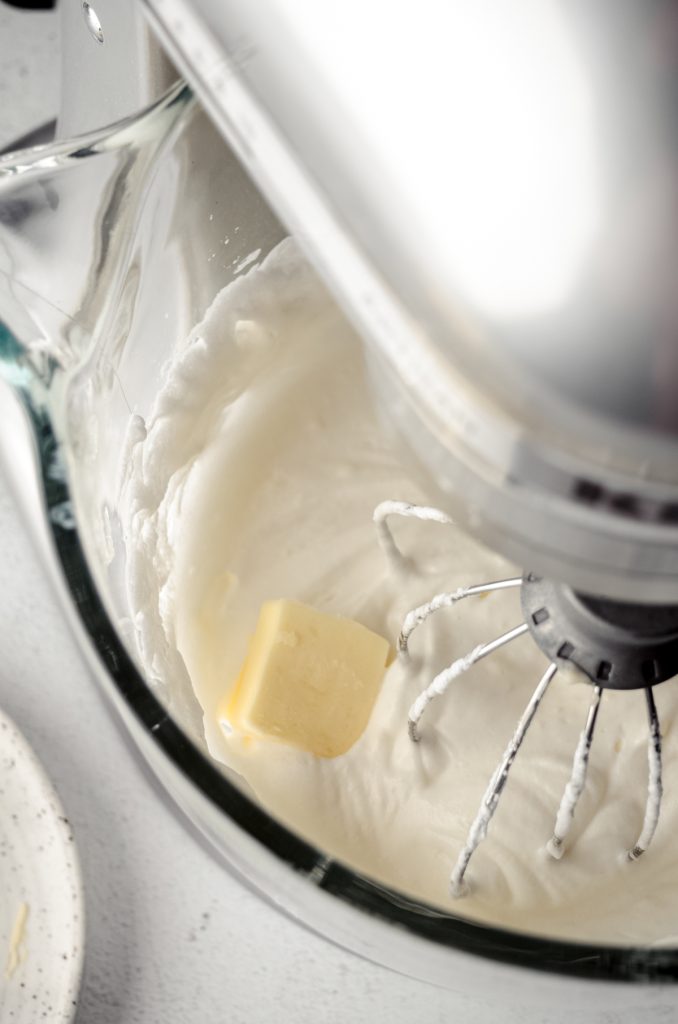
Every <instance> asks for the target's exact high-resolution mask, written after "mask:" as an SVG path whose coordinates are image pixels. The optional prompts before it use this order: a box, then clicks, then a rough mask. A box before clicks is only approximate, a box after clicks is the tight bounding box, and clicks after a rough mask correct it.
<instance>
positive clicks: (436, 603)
mask: <svg viewBox="0 0 678 1024" xmlns="http://www.w3.org/2000/svg"><path fill="white" fill-rule="evenodd" d="M522 582H523V581H522V577H521V576H518V577H516V578H515V579H510V580H498V581H497V582H495V583H480V584H478V585H477V586H473V587H458V588H457V589H456V590H453V591H451V592H444V593H442V594H436V595H435V597H432V598H431V600H430V601H427V602H426V603H425V604H420V605H419V607H418V608H413V609H412V611H411V612H408V613H407V615H406V616H405V619H404V620H403V625H402V629H401V630H400V635H399V637H398V654H399V655H400V656H401V657H403V658H407V657H408V655H409V642H410V637H411V636H412V634H413V633H414V631H415V629H417V628H418V627H419V626H421V625H422V623H424V622H426V620H427V619H428V618H429V616H430V615H433V614H434V612H438V611H440V610H441V608H451V607H452V606H453V605H455V604H457V602H458V601H462V600H463V599H464V598H465V597H475V596H476V595H480V594H491V593H492V592H493V591H495V590H508V589H510V588H511V587H519V586H520V585H521V583H522Z"/></svg>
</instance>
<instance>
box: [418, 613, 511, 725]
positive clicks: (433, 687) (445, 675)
mask: <svg viewBox="0 0 678 1024" xmlns="http://www.w3.org/2000/svg"><path fill="white" fill-rule="evenodd" d="M527 630H528V627H527V625H526V624H525V623H522V624H521V625H520V626H515V627H514V629H510V630H509V631H508V633H504V634H502V636H499V637H497V638H496V640H491V641H490V642H489V643H486V644H480V645H479V646H478V647H474V648H473V650H472V651H470V652H469V653H468V654H465V655H463V657H461V658H457V659H456V661H453V662H452V664H451V665H449V666H448V667H447V668H445V669H443V671H442V672H439V673H438V675H437V676H436V677H435V679H434V680H433V682H432V683H430V684H429V685H428V686H427V687H426V689H425V690H423V691H422V692H421V693H420V694H419V696H418V697H417V699H416V700H415V702H414V704H413V705H412V707H411V708H410V710H409V714H408V716H407V728H408V732H409V735H410V739H411V740H412V741H413V742H414V743H417V742H418V741H419V729H418V726H419V722H420V720H421V717H422V715H423V714H424V712H425V711H426V708H427V707H428V706H429V704H430V703H431V701H432V700H434V699H435V698H436V697H442V695H443V694H444V693H445V691H446V690H447V688H448V686H449V685H450V683H451V682H452V681H453V680H454V679H457V678H458V677H459V676H460V675H463V673H464V672H467V671H468V669H470V668H471V666H472V665H475V664H476V662H477V661H480V660H481V658H486V657H487V655H488V654H492V653H493V652H494V651H497V650H499V648H500V647H503V646H504V645H505V644H508V643H510V642H511V640H516V639H517V638H518V637H519V636H523V634H524V633H527Z"/></svg>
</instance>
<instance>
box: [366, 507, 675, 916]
mask: <svg viewBox="0 0 678 1024" xmlns="http://www.w3.org/2000/svg"><path fill="white" fill-rule="evenodd" d="M391 515H400V516H406V517H415V518H417V519H421V520H429V521H434V522H440V523H449V522H451V520H450V518H449V516H447V514H446V513H444V512H441V511H440V510H439V509H435V508H430V507H423V506H417V505H411V504H408V503H405V502H395V501H385V502H382V503H381V504H380V505H379V506H378V507H377V508H376V509H375V512H374V522H375V525H376V527H377V532H378V536H379V540H380V542H381V545H382V547H383V548H384V551H385V552H386V554H387V556H388V557H389V558H391V559H394V558H395V559H398V558H400V557H401V556H400V553H399V550H398V548H397V546H396V544H395V541H394V539H393V536H392V534H391V531H390V529H389V526H388V517H389V516H391ZM517 587H520V593H521V605H522V610H523V614H524V617H525V621H524V622H521V623H519V624H518V625H516V626H515V627H514V628H513V629H510V630H508V631H507V632H505V633H504V634H502V635H501V636H499V637H497V638H496V639H494V640H490V641H489V642H487V643H484V644H480V645H478V646H476V647H474V648H473V649H472V650H471V651H469V652H468V653H467V654H465V655H463V656H462V657H460V658H457V659H456V660H455V661H453V662H452V664H451V665H449V666H447V667H446V668H444V669H443V670H442V671H441V672H439V673H438V675H437V676H436V677H435V678H434V679H433V680H432V682H431V683H429V685H428V686H427V687H426V688H425V689H424V690H423V691H422V692H421V693H420V694H419V696H418V697H417V699H416V700H415V701H414V703H413V704H412V706H411V708H410V711H409V714H408V732H409V736H410V739H411V740H412V741H413V742H415V743H417V742H419V739H420V732H419V726H420V722H421V720H422V718H423V716H424V713H425V712H426V709H427V708H428V706H429V705H430V704H431V702H432V701H434V700H435V699H437V698H439V697H442V696H443V695H444V694H445V693H446V691H447V690H448V688H449V686H450V685H451V683H452V682H453V681H454V680H456V679H458V678H459V677H460V676H462V675H463V674H464V673H465V672H467V671H469V669H471V668H472V667H473V666H474V665H475V664H476V663H477V662H479V661H480V660H481V659H483V658H486V657H487V656H488V655H490V654H493V653H494V652H495V651H498V650H499V649H500V648H502V647H504V646H505V645H506V644H509V643H512V642H513V641H514V640H517V639H518V638H519V637H522V636H525V635H527V634H529V635H531V637H532V639H533V640H534V642H535V643H536V644H537V646H538V647H539V648H540V650H541V651H542V652H543V653H544V654H545V655H546V657H547V658H548V659H549V666H548V668H547V669H546V671H545V672H544V674H543V675H542V677H541V679H540V680H539V682H538V684H537V687H536V689H535V690H534V693H533V694H532V696H531V698H530V700H529V701H528V704H527V706H526V708H525V710H524V712H523V714H522V716H521V718H520V720H519V722H518V724H517V726H516V729H515V732H514V734H513V737H512V738H511V741H510V743H509V745H508V747H507V748H506V751H505V753H504V756H503V758H502V760H501V761H500V763H499V765H498V766H497V768H496V769H495V771H494V773H493V775H492V777H491V779H490V782H489V784H488V787H487V790H486V792H485V795H484V797H483V799H482V802H481V805H480V809H479V811H478V813H477V815H476V818H475V819H474V821H473V823H472V825H471V828H470V830H469V833H468V837H467V840H466V843H465V845H464V847H463V849H462V850H461V852H460V853H459V855H458V858H457V861H456V863H455V865H454V868H453V870H452V874H451V877H450V891H451V894H452V895H453V896H455V897H458V896H462V895H463V894H464V893H465V892H466V884H465V874H466V870H467V868H468V865H469V863H470V860H471V857H472V856H473V854H474V852H475V850H476V848H477V846H478V845H479V843H480V842H481V841H482V840H483V839H484V838H485V836H486V834H487V829H488V826H489V824H490V821H491V819H492V816H493V815H494V812H495V811H496V809H497V805H498V803H499V798H500V796H501V794H502V791H503V789H504V786H505V785H506V782H507V780H508V776H509V772H510V769H511V766H512V764H513V762H514V760H515V758H516V755H517V754H518V751H519V750H520V747H521V745H522V742H523V740H524V738H525V735H526V733H527V730H528V729H529V727H530V724H531V723H532V720H533V719H534V716H535V715H536V713H537V710H538V709H539V706H540V704H541V701H542V699H543V697H544V695H545V693H546V691H547V689H548V687H549V685H550V684H551V682H552V680H553V679H554V677H555V676H556V674H557V672H558V671H559V669H563V668H567V667H570V666H573V667H575V668H577V669H578V670H579V671H580V672H582V673H583V674H584V675H585V676H586V677H587V678H588V679H589V680H590V681H591V683H592V684H593V693H592V697H591V702H590V706H589V709H588V712H587V716H586V720H585V724H584V728H583V731H582V733H581V736H580V738H579V742H578V744H577V748H576V750H575V753H574V758H573V763H572V771H571V775H570V779H569V781H568V783H567V785H566V787H565V790H564V792H563V797H562V800H561V802H560V806H559V808H558V810H557V813H556V819H555V824H554V828H553V835H552V836H551V838H550V840H549V841H548V843H547V845H546V849H547V851H548V853H550V854H551V856H552V857H554V858H555V859H558V860H559V859H560V858H561V857H562V855H563V853H564V850H565V847H564V843H565V840H566V838H567V835H568V833H569V831H570V828H571V826H572V823H573V820H574V815H575V811H576V808H577V803H578V801H579V798H580V796H581V794H582V792H583V790H584V787H585V783H586V773H587V768H588V762H589V755H590V751H591V745H592V742H593V737H594V731H595V727H596V722H597V720H598V713H599V710H600V706H601V701H602V697H603V692H604V690H606V689H617V690H629V689H640V688H643V689H644V691H645V699H646V704H647V715H648V788H647V800H646V806H645V815H644V819H643V824H642V827H641V830H640V833H639V836H638V839H637V840H636V842H635V843H634V844H633V846H632V847H631V849H630V850H628V851H627V856H628V859H629V860H637V859H638V858H639V857H640V856H641V855H642V854H643V853H644V852H645V851H646V850H647V848H648V847H649V845H650V843H651V842H652V838H653V836H654V833H655V831H656V828H657V824H658V821H659V813H660V808H661V799H662V792H663V786H662V746H661V729H660V725H659V716H658V714H657V707H656V704H655V700H654V694H653V691H652V688H653V686H655V685H656V684H657V683H660V682H664V681H665V680H667V679H670V678H671V677H672V676H674V675H676V674H678V607H676V606H662V607H657V606H655V607H653V606H648V605H633V604H629V603H622V602H618V601H611V600H608V599H602V598H593V597H588V596H586V595H582V594H577V593H575V592H574V591H573V590H572V589H571V588H569V587H567V586H566V585H564V584H560V583H556V582H554V581H552V580H546V579H544V578H542V577H539V576H536V575H535V574H534V573H526V574H525V575H524V576H522V577H515V578H512V579H505V580H497V581H495V582H491V583H482V584H473V585H470V586H462V587H458V588H457V589H456V590H454V591H449V592H444V593H440V594H436V595H435V596H434V597H432V598H431V600H430V601H428V602H426V603H425V604H423V605H420V606H418V607H417V608H414V609H412V611H410V612H409V613H408V614H407V615H406V616H405V619H404V621H403V625H402V628H401V631H400V635H399V637H398V654H399V657H400V658H401V659H402V660H403V661H408V660H409V643H410V639H411V637H412V634H413V633H414V631H415V630H416V629H417V628H418V627H419V626H421V625H422V624H423V623H424V622H425V621H426V620H427V619H428V618H429V617H430V616H431V615H433V614H435V613H436V612H438V611H440V610H441V609H443V608H450V607H452V606H454V605H456V604H457V603H458V602H459V601H462V600H464V599H465V598H468V597H475V596H481V595H483V594H488V593H492V592H494V591H499V590H508V589H513V588H517Z"/></svg>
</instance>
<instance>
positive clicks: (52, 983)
mask: <svg viewBox="0 0 678 1024" xmlns="http://www.w3.org/2000/svg"><path fill="white" fill-rule="evenodd" d="M83 946H84V901H83V892H82V882H81V878H80V866H79V864H78V856H77V851H76V849H75V843H74V841H73V833H72V832H71V828H70V825H69V823H68V820H67V818H66V816H65V814H64V811H63V808H62V807H61V804H60V802H59V798H58V797H57V795H56V793H55V792H54V789H53V788H52V785H51V783H50V781H49V779H48V778H47V776H46V775H45V772H44V770H43V768H42V766H41V765H40V763H39V761H38V760H37V758H36V757H35V755H34V753H33V751H32V750H31V748H30V747H29V746H28V743H27V742H26V740H25V739H24V737H23V736H22V735H21V733H20V732H19V730H18V729H17V727H16V726H15V725H14V723H13V722H12V721H11V719H9V718H7V716H6V715H5V714H4V713H3V712H2V711H0V1021H2V1024H38V1022H39V1021H41V1022H42V1021H49V1022H50V1024H64V1022H66V1021H70V1020H72V1019H73V1016H74V1015H75V1007H76V1004H77V998H78V990H79V987H80V976H81V973H82V959H83Z"/></svg>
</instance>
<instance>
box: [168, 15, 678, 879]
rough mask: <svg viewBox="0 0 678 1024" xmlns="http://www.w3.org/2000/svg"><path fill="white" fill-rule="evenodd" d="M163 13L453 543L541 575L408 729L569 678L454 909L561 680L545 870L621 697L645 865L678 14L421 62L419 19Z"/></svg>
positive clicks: (670, 556)
mask: <svg viewBox="0 0 678 1024" xmlns="http://www.w3.org/2000/svg"><path fill="white" fill-rule="evenodd" d="M149 7H150V9H151V11H152V14H153V18H154V19H155V20H156V22H157V25H158V28H159V30H160V34H161V36H162V37H163V38H164V40H165V42H166V43H167V45H168V49H169V52H170V53H171V54H172V55H173V57H174V58H175V59H176V60H177V61H178V63H179V64H180V65H181V66H182V67H183V68H185V70H186V71H187V73H188V74H189V75H190V76H191V78H192V79H193V80H194V81H196V83H197V84H198V86H199V88H200V90H201V94H202V95H203V98H204V100H205V102H206V104H207V106H208V108H209V109H210V110H211V112H212V114H213V116H214V117H215V118H216V119H217V121H218V122H219V123H220V124H221V125H222V127H223V128H224V131H225V132H226V134H227V135H228V137H229V138H230V139H231V140H232V141H234V143H235V144H236V145H237V144H238V143H239V151H240V153H241V155H242V157H243V159H244V160H245V162H246V164H247V166H248V167H249V168H250V170H251V171H252V172H253V174H254V175H255V176H257V177H258V178H259V180H260V181H261V182H262V183H265V185H266V188H267V192H268V194H269V195H270V196H271V197H272V199H273V200H274V202H276V201H277V203H278V204H279V208H280V211H281V213H282V215H283V217H284V218H285V219H287V220H288V221H289V222H291V223H292V224H294V225H295V227H296V228H297V235H298V237H299V238H300V239H301V241H302V243H305V244H306V246H307V247H308V250H309V251H310V252H311V253H312V255H313V256H314V258H315V262H316V264H317V265H318V266H319V268H320V269H321V271H322V272H324V273H325V275H326V277H327V280H328V281H329V283H330V285H331V286H333V287H334V289H335V290H336V292H337V294H338V295H339V296H340V297H341V298H342V300H343V303H344V306H345V308H346V310H347V312H348V313H349V315H351V316H353V318H354V319H355V321H356V323H357V324H358V326H359V327H360V328H361V330H362V331H363V333H364V334H365V335H366V336H367V337H369V338H370V339H371V341H372V343H373V346H374V349H375V352H376V358H377V360H378V361H379V363H380V365H379V367H378V370H377V371H376V373H375V376H376V377H377V387H378V388H379V389H380V390H381V391H382V401H383V404H384V407H385V408H386V409H387V410H388V412H389V413H390V414H391V415H394V416H395V417H396V419H397V420H398V421H399V423H400V426H401V429H402V432H403V436H404V437H405V438H406V439H407V442H408V443H409V444H411V445H412V447H413V448H414V449H415V451H416V452H417V454H418V455H419V457H420V458H421V459H422V461H424V462H425V463H426V464H428V466H429V467H430V469H431V470H432V472H433V474H434V475H435V477H436V479H437V481H438V482H439V483H441V484H442V485H443V487H444V488H445V489H446V490H447V491H448V492H449V494H450V497H451V502H452V505H453V507H454V509H455V513H456V516H457V517H458V519H459V521H460V522H461V523H463V524H464V525H465V526H466V527H467V528H469V529H470V530H472V531H473V532H474V533H476V534H478V535H479V536H480V537H481V538H483V539H485V540H487V541H489V542H490V543H491V544H493V545H494V546H495V547H496V548H497V549H498V550H500V551H501V552H502V553H503V554H505V555H507V556H508V557H510V558H511V559H512V560H513V561H514V562H517V563H518V564H519V565H522V566H525V567H526V569H527V571H526V572H525V574H524V576H523V578H522V581H517V580H509V581H498V582H495V583H493V584H490V585H489V588H490V589H496V588H499V587H506V586H514V585H518V584H520V586H521V600H522V607H523V613H524V623H523V624H520V625H518V626H517V627H516V628H515V629H513V630H511V631H510V632H509V633H507V634H506V635H504V636H502V637H500V638H498V639H497V640H495V641H492V642H491V643H488V644H487V645H483V646H482V647H479V648H476V649H475V650H474V651H472V652H471V653H470V655H469V656H468V657H466V658H462V659H460V661H459V662H456V663H455V664H453V665H452V666H450V667H449V668H448V669H446V670H445V672H444V673H441V675H440V676H438V677H436V679H435V680H433V682H432V683H431V684H430V686H429V688H428V689H427V690H426V691H424V693H423V694H422V696H421V697H420V698H419V700H418V701H417V702H416V703H415V704H414V705H413V708H412V711H411V712H410V719H409V728H410V735H411V737H412V739H415V740H416V739H417V738H418V734H417V728H418V722H419V719H420V718H421V715H422V714H423V711H424V708H425V707H426V706H427V704H428V703H429V701H430V700H431V699H432V698H433V697H435V696H438V695H440V694H441V693H442V692H443V691H444V690H445V689H446V688H447V686H448V685H449V684H450V682H451V681H452V679H455V678H456V677H457V676H458V675H459V674H461V672H462V671H466V670H467V669H469V668H470V667H471V665H472V664H474V663H475V662H476V661H477V660H479V659H480V658H482V657H485V656H486V655H487V654H490V653H491V652H492V651H494V650H496V649H498V648H499V647H501V646H502V645H503V644H504V643H506V642H509V641H511V640H513V639H515V638H517V637H518V636H521V635H522V634H523V633H526V632H529V633H530V635H531V637H532V639H533V640H534V642H535V643H536V644H537V645H538V646H539V648H540V649H541V650H542V651H543V652H544V654H545V655H546V657H547V658H548V659H549V662H550V667H549V669H548V670H547V672H546V673H545V675H544V677H543V678H542V680H541V682H540V683H539V686H538V687H537V690H536V691H535V694H534V696H533V698H532V701H531V702H530V704H529V705H528V707H527V709H526V712H525V717H524V720H521V723H519V726H518V729H517V732H516V735H515V737H514V739H513V741H512V743H511V745H510V746H509V748H508V750H507V752H506V755H505V758H504V759H503V761H502V763H501V764H500V766H499V768H498V769H497V772H496V773H495V776H494V777H493V779H492V781H491V783H490V786H489V788H488V792H487V794H486V797H485V800H484V802H483V808H482V809H481V812H480V814H479V817H478V819H477V820H476V822H475V824H474V825H473V826H472V829H471V834H472V835H475V836H476V838H475V840H473V841H472V840H471V839H470V840H469V843H470V845H469V846H468V847H467V848H466V851H465V852H464V853H463V854H462V855H461V860H460V862H459V863H458V865H457V868H456V869H455V871H454V872H453V879H452V889H453V891H457V892H458V891H460V888H461V883H462V879H463V875H464V871H465V867H466V865H467V864H468V859H469V857H470V853H471V852H472V849H473V848H475V845H477V841H478V840H479V837H480V835H481V834H484V832H485V830H486V827H487V823H488V820H489V817H488V815H489V816H491V813H492V812H493V810H494V808H495V807H496V803H497V800H498V797H499V794H500V792H501V789H502V788H503V786H504V784H505V782H506V778H507V774H508V769H509V767H510V765H511V764H512V762H513V759H514V757H515V755H516V753H517V750H518V747H519V746H520V743H521V741H522V738H523V736H524V733H525V731H526V728H527V725H528V724H529V722H530V721H531V719H532V717H533V716H534V713H535V712H536V709H537V706H538V705H539V703H540V701H541V698H542V696H543V694H544V692H545V690H546V687H547V686H548V684H549V683H550V681H551V679H552V678H553V676H554V675H555V672H556V670H557V669H559V668H560V669H562V668H567V667H571V666H574V667H575V668H576V669H578V670H579V671H580V672H583V673H584V674H585V675H586V676H587V677H588V678H589V679H590V680H591V683H592V685H593V694H592V702H591V706H590V708H589V711H588V715H587V716H586V720H585V724H584V728H583V732H582V737H581V740H580V743H579V745H578V748H577V750H576V752H575V757H574V764H573V769H572V777H571V779H570V781H569V783H568V785H567V787H566V791H565V794H564V796H563V801H562V803H561V807H560V809H559V811H558V814H557V821H556V824H555V827H554V834H553V837H552V839H551V842H550V844H549V850H550V852H551V853H552V854H553V855H554V856H556V857H559V856H561V855H562V853H563V849H564V847H563V842H564V840H565V837H566V835H567V832H568V831H569V827H570V824H571V822H572V819H573V815H574V810H575V807H576V803H577V800H578V798H579V796H580V794H581V792H582V789H583V787H584V781H585V776H586V767H587V764H588V758H589V752H590V748H591V743H592V740H593V733H594V728H595V724H596V721H597V717H598V712H599V708H600V703H601V697H602V694H603V691H604V690H615V689H642V690H644V693H645V700H646V706H647V714H648V732H649V741H648V759H649V784H648V798H647V806H646V813H645V820H644V823H643V826H642V829H641V831H640V835H639V838H638V840H637V842H636V843H635V844H634V845H633V847H632V849H631V850H630V851H629V857H630V858H632V859H637V858H638V857H639V856H640V855H641V854H642V853H643V852H644V851H645V849H646V848H647V846H648V845H649V843H650V841H651V838H652V835H653V834H654V830H655V828H656V824H657V821H658V816H659V810H660V803H661V791H662V782H661V777H662V771H661V732H660V725H659V721H658V716H657V710H656V705H655V701H654V697H653V687H654V686H655V685H657V684H658V683H661V682H664V681H666V680H668V679H670V678H672V677H673V676H675V675H676V674H677V673H678V457H677V456H678V449H677V448H676V426H677V425H678V416H677V415H676V408H677V407H678V406H677V404H676V402H677V399H676V397H675V396H676V394H678V345H677V342H676V335H675V329H676V321H675V299H674V292H675V287H674V280H673V276H674V271H675V269H676V265H677V255H678V254H677V251H676V241H675V239H676V226H677V220H676V209H677V208H678V207H677V203H678V191H677V189H676V178H675V166H676V153H675V147H676V139H675V126H674V123H673V121H674V117H675V106H674V97H675V85H676V82H677V81H678V77H677V76H678V70H677V69H678V42H677V41H676V40H677V39H678V17H677V15H676V11H675V8H674V6H673V5H672V4H670V3H664V4H659V5H655V6H654V7H653V8H652V10H651V11H648V9H647V5H644V4H642V3H625V4H624V5H623V9H622V10H620V8H619V5H615V6H614V7H612V6H611V5H609V4H604V5H602V6H601V5H597V7H596V9H595V11H594V10H591V9H590V6H588V5H583V4H577V5H574V6H573V7H571V6H568V5H564V4H560V3H549V4H540V3H524V2H520V3H510V4H508V5H506V4H504V5H502V9H501V11H498V10H497V8H496V5H493V4H490V3H480V4H475V5H472V7H473V9H472V10H469V9H468V5H462V4H459V3H454V4H451V5H440V4H436V3H427V4H424V5H423V7H419V8H418V10H417V18H418V22H417V28H416V39H417V42H416V43H415V44H414V45H413V44H412V43H411V41H410V39H409V36H410V33H411V25H410V14H411V12H410V11H409V10H408V9H407V8H406V7H405V6H404V5H402V6H401V5H396V6H395V8H394V9H392V10H391V9H390V10H389V12H388V17H386V16H385V15H384V13H383V12H377V11H365V10H364V5H362V6H360V7H358V5H354V4H351V3H349V4H347V5H342V9H341V11H333V12H332V13H329V12H328V11H326V10H324V9H321V8H319V7H318V6H317V5H316V6H314V5H312V4H306V3H303V2H298V3H293V4H291V5H289V4H288V5H284V6H283V5H279V4H277V3H274V2H272V3H265V4H260V5H257V8H256V10H252V9H251V8H252V5H246V4H240V3H232V4H216V3H210V2H209V0H198V2H196V3H194V4H191V5H183V4H181V3H176V2H175V0H169V2H168V0H164V2H159V0H158V2H154V0H149ZM358 25H359V26H360V31H359V32H356V31H355V26H358ZM179 26H181V30H180V29H179ZM405 54H406V55H407V61H406V67H407V73H405V70H404V67H405V66H404V65H403V57H404V55H405ZM309 82H313V88H312V89H309V88H308V83H309ZM274 154H275V158H274V159H273V157H274ZM272 167H275V174H274V175H273V176H271V175H270V171H271V168H272ZM386 507H387V508H388V507H389V506H388V503H387V505H386ZM407 514H412V511H411V510H410V512H409V513H407ZM378 518H379V517H378ZM475 592H486V588H484V587H483V586H474V581H469V589H467V590H466V591H465V592H464V593H463V594H460V593H459V592H456V593H454V594H451V595H450V594H443V595H438V596H436V597H434V598H433V601H432V606H429V607H426V608H423V609H417V610H414V611H413V613H412V615H413V617H414V621H418V620H419V619H421V618H424V617H426V616H427V615H428V614H429V613H430V612H431V611H432V610H435V609H437V608H438V607H444V606H446V605H450V604H452V603H454V602H455V601H457V600H459V598H460V597H462V596H464V597H465V596H468V595H469V593H475ZM413 624H414V623H413V622H412V620H410V622H409V625H406V628H405V631H404V633H403V634H401V639H400V651H401V654H406V653H407V638H408V635H409V633H408V631H409V630H411V628H412V625H413Z"/></svg>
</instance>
